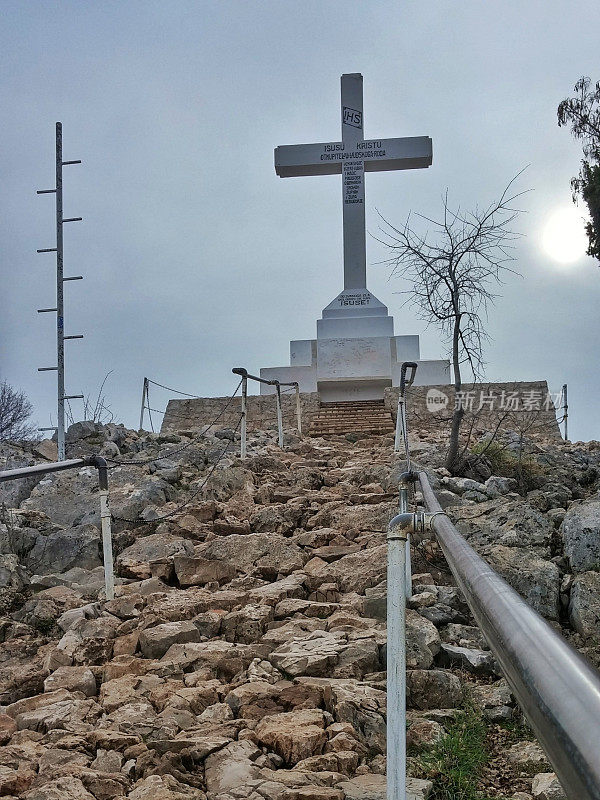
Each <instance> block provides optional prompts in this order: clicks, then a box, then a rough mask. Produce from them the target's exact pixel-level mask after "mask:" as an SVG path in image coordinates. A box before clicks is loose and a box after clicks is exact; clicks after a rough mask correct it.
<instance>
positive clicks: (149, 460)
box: [106, 381, 242, 469]
mask: <svg viewBox="0 0 600 800" xmlns="http://www.w3.org/2000/svg"><path fill="white" fill-rule="evenodd" d="M159 385H160V384H159ZM241 385H242V382H241V381H240V382H239V383H238V385H237V386H236V388H235V389H234V391H233V394H231V395H230V396H229V397H228V399H227V402H226V403H225V404H224V405H223V407H222V408H221V410H220V411H219V413H218V414H217V416H216V417H215V418H214V419H213V420H212V422H211V423H210V424H209V425H207V426H206V427H205V428H204V430H203V431H202V433H201V434H200V438H203V437H205V436H206V434H207V433H208V432H209V430H210V429H211V428H212V427H213V426H214V425H216V424H217V422H218V421H219V420H220V419H221V417H222V416H223V414H224V413H225V412H226V411H227V409H228V408H229V406H230V405H231V403H232V401H233V399H234V397H235V396H236V395H237V393H238V392H239V390H240V386H241ZM238 428H239V423H238ZM236 430H237V429H236ZM194 444H196V439H192V440H191V441H189V442H186V443H185V444H184V445H182V446H181V447H176V448H174V449H173V450H168V451H167V452H166V453H162V454H161V455H159V456H153V457H151V458H145V459H143V460H141V461H120V460H118V459H114V458H107V459H106V460H107V461H108V462H109V463H110V464H112V465H113V466H112V467H111V469H114V468H115V467H131V466H134V467H144V466H147V465H148V464H152V463H153V462H155V461H164V460H166V459H168V458H171V457H172V456H175V455H177V454H178V453H182V452H184V450H187V449H188V448H189V447H191V446H192V445H194Z"/></svg>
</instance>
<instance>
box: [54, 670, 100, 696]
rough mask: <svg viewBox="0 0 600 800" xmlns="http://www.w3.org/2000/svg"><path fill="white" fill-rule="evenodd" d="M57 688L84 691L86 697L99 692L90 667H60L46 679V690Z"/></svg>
mask: <svg viewBox="0 0 600 800" xmlns="http://www.w3.org/2000/svg"><path fill="white" fill-rule="evenodd" d="M57 689H67V690H68V691H70V692H82V693H83V694H84V695H85V696H86V697H94V696H95V695H96V694H97V688H96V678H95V677H94V673H93V672H92V671H91V669H89V668H88V667H59V668H58V669H57V670H55V671H54V672H53V673H52V674H51V675H49V676H48V677H47V678H46V680H45V681H44V691H45V692H53V691H56V690H57Z"/></svg>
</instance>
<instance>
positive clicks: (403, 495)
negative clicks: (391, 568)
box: [400, 486, 412, 600]
mask: <svg viewBox="0 0 600 800" xmlns="http://www.w3.org/2000/svg"><path fill="white" fill-rule="evenodd" d="M407 511H408V487H407V486H401V487H400V513H401V514H405V513H406V512H407ZM405 549H406V553H405V557H404V565H405V568H404V589H405V591H406V599H407V600H408V598H409V597H411V596H412V564H411V560H410V534H408V536H407V537H406V545H405Z"/></svg>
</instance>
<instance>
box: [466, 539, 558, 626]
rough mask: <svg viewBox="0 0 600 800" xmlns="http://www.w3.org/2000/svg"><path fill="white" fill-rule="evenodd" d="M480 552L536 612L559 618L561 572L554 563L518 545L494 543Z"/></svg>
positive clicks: (549, 617)
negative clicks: (508, 545)
mask: <svg viewBox="0 0 600 800" xmlns="http://www.w3.org/2000/svg"><path fill="white" fill-rule="evenodd" d="M481 555H482V557H483V558H484V560H486V561H487V562H488V563H489V565H490V566H491V567H492V568H493V569H495V570H496V572H498V573H500V575H501V576H502V577H503V578H504V579H505V580H506V581H507V582H508V583H509V584H510V585H511V586H512V587H513V589H515V590H516V591H517V592H518V593H519V594H520V595H521V597H523V599H524V600H526V601H527V602H528V603H529V605H531V606H532V608H534V609H535V610H536V611H537V612H538V613H540V614H542V616H544V617H547V618H548V619H558V615H559V588H560V574H559V571H558V567H557V566H556V564H553V563H552V562H550V561H545V560H544V559H542V558H538V557H537V556H535V555H532V553H531V552H530V551H528V550H525V549H523V548H519V547H504V546H501V545H494V546H491V547H485V548H483V549H482V550H481Z"/></svg>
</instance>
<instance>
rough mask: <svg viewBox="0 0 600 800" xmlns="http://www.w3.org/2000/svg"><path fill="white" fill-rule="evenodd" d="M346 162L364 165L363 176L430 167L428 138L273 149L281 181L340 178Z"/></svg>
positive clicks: (413, 137) (412, 137) (295, 145)
mask: <svg viewBox="0 0 600 800" xmlns="http://www.w3.org/2000/svg"><path fill="white" fill-rule="evenodd" d="M348 160H354V161H357V160H360V161H363V162H364V165H365V167H364V168H365V172H382V171H385V170H397V169H421V168H423V167H429V166H430V165H431V163H432V160H433V145H432V142H431V139H430V138H429V136H408V137H403V138H397V139H365V140H364V141H362V140H359V141H357V142H356V143H353V142H350V143H349V142H344V143H342V142H323V143H317V144H292V145H283V146H281V147H277V148H275V172H276V173H277V175H279V177H280V178H292V177H299V176H302V175H339V174H340V173H341V171H342V164H343V163H344V161H348Z"/></svg>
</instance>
